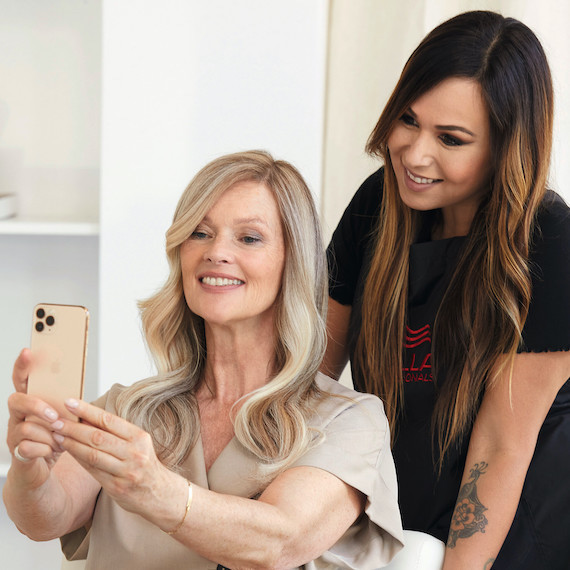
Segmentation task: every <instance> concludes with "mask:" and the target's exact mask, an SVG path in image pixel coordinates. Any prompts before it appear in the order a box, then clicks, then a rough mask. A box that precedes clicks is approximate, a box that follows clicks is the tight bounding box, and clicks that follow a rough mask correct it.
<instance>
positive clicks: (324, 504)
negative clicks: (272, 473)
mask: <svg viewBox="0 0 570 570" xmlns="http://www.w3.org/2000/svg"><path fill="white" fill-rule="evenodd" d="M259 500H260V501H262V502H264V503H267V504H269V505H272V506H274V507H275V508H277V509H278V510H279V511H280V513H281V515H282V517H283V518H284V520H285V521H286V524H285V525H284V528H285V529H286V531H285V532H286V533H287V534H288V536H287V540H285V541H284V545H285V546H284V548H285V549H286V548H290V549H291V551H293V548H291V547H288V546H287V545H288V544H292V545H293V544H294V545H295V548H294V550H295V551H296V553H297V554H301V556H302V557H303V558H306V559H307V560H313V559H314V558H316V557H318V556H319V555H320V554H321V553H322V552H324V551H325V550H327V549H329V548H330V547H331V546H332V545H333V544H335V543H336V542H337V541H338V540H339V539H340V538H341V537H342V535H343V534H344V533H345V532H346V530H347V529H348V528H349V527H350V526H351V525H352V524H353V523H354V521H356V519H357V518H358V517H359V516H360V514H361V513H362V511H363V509H364V504H365V496H364V495H363V494H362V493H361V492H359V491H358V490H356V489H354V488H353V487H351V486H350V485H348V484H347V483H345V482H344V481H342V480H341V479H339V478H338V477H336V476H335V475H333V474H331V473H329V472H327V471H325V470H323V469H319V468H316V467H309V466H301V467H293V468H291V469H288V470H286V471H285V472H283V473H281V474H280V475H279V476H278V477H276V478H275V480H274V481H272V483H271V484H270V485H269V486H268V487H267V489H266V490H265V491H264V492H263V494H262V495H261V497H260V499H259ZM299 549H301V552H300V551H299Z"/></svg>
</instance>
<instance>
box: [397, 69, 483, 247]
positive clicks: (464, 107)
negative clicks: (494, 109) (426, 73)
mask: <svg viewBox="0 0 570 570" xmlns="http://www.w3.org/2000/svg"><path fill="white" fill-rule="evenodd" d="M388 149H389V151H390V158H391V160H392V165H393V167H394V172H395V174H396V179H397V181H398V190H399V193H400V197H401V198H402V201H403V202H404V203H405V204H406V205H407V206H409V207H410V208H413V209H415V210H434V209H438V208H439V209H441V211H442V214H443V228H442V234H441V237H453V236H457V235H466V234H467V233H468V232H469V228H470V226H471V222H472V220H473V216H474V215H475V212H476V211H477V207H478V206H479V203H480V202H481V199H482V197H483V195H484V194H485V193H486V192H487V191H488V186H487V182H488V179H489V172H490V165H491V141H490V129H489V113H488V112H487V108H486V105H485V103H484V101H483V97H482V95H481V88H480V86H479V84H478V83H477V82H476V81H473V80H470V79H465V78H458V77H453V78H449V79H446V80H444V81H442V82H441V83H440V84H438V85H436V86H435V87H434V88H433V89H431V90H430V91H428V92H427V93H425V94H424V95H422V96H421V97H419V98H418V99H416V100H415V101H414V102H413V103H412V105H411V106H410V108H409V109H407V110H406V111H405V112H404V114H403V115H402V116H401V117H400V119H399V120H398V122H397V123H396V125H395V126H394V128H393V130H392V132H391V134H390V136H389V138H388Z"/></svg>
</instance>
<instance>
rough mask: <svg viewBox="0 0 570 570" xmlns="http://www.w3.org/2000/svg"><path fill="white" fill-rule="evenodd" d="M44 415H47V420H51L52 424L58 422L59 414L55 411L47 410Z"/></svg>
mask: <svg viewBox="0 0 570 570" xmlns="http://www.w3.org/2000/svg"><path fill="white" fill-rule="evenodd" d="M44 414H45V416H46V418H47V419H48V420H51V421H52V422H54V421H55V420H57V412H56V411H55V410H52V409H51V408H46V409H45V411H44Z"/></svg>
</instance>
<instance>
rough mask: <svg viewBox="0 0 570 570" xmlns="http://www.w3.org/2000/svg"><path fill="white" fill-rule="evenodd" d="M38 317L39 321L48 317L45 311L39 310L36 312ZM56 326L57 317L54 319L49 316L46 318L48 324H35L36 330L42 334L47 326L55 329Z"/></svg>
mask: <svg viewBox="0 0 570 570" xmlns="http://www.w3.org/2000/svg"><path fill="white" fill-rule="evenodd" d="M36 317H37V318H38V319H43V318H44V317H46V312H45V310H44V309H38V310H37V311H36ZM54 324H55V317H54V316H53V315H48V316H47V317H46V322H45V324H44V323H43V322H42V321H38V322H37V323H36V324H35V327H36V330H37V331H38V332H42V331H43V330H44V329H45V328H46V325H47V326H48V327H53V325H54Z"/></svg>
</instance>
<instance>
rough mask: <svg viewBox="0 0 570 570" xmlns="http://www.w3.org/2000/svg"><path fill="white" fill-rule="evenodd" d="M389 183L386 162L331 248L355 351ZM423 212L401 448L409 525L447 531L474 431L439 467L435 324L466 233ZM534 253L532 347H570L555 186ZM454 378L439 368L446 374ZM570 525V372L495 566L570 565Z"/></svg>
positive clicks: (567, 264)
mask: <svg viewBox="0 0 570 570" xmlns="http://www.w3.org/2000/svg"><path fill="white" fill-rule="evenodd" d="M382 191H383V169H382V168H381V169H380V170H378V171H377V172H375V173H374V174H372V175H371V176H370V177H369V178H368V179H367V180H366V181H365V182H364V183H363V184H362V186H361V187H360V189H359V190H358V192H357V193H356V195H355V196H354V198H353V199H352V201H351V202H350V204H349V206H348V207H347V209H346V211H345V212H344V215H343V216H342V218H341V221H340V223H339V225H338V227H337V228H336V230H335V232H334V234H333V237H332V240H331V243H330V244H329V247H328V251H327V254H328V260H329V270H330V285H329V292H330V296H331V297H332V298H333V299H335V300H336V301H338V302H339V303H342V304H344V305H351V306H352V311H351V320H350V326H349V339H348V343H349V351H350V355H351V358H352V356H353V352H354V346H355V343H356V340H357V337H358V333H359V331H360V324H361V311H362V308H361V300H362V299H361V297H362V293H363V289H364V282H365V279H366V276H367V273H368V266H369V259H370V256H371V253H372V252H371V247H372V238H373V233H374V231H375V228H376V224H377V220H378V213H379V209H380V203H381V200H382ZM422 216H423V224H422V227H423V228H424V229H423V230H421V231H420V234H419V235H418V238H417V240H416V242H415V243H414V244H413V245H412V247H411V250H410V256H409V261H410V270H409V296H408V305H407V323H406V325H407V326H406V333H405V338H404V339H403V342H404V362H403V366H402V381H403V382H404V414H403V418H402V420H401V422H400V423H399V426H398V430H397V432H396V433H397V436H396V440H395V444H394V448H393V453H394V460H395V462H396V469H397V474H398V485H399V493H400V495H399V496H400V508H401V512H402V519H403V523H404V528H407V529H412V530H420V531H423V532H428V533H430V534H432V535H434V536H437V537H438V538H440V539H441V540H443V541H445V540H446V539H447V534H448V531H449V524H450V520H451V515H452V512H453V509H454V506H455V501H456V499H457V493H458V491H459V486H460V483H461V477H462V475H463V469H464V466H465V456H466V453H467V445H468V441H465V443H464V444H463V445H462V446H461V447H460V448H459V449H456V450H454V452H452V453H450V454H449V456H448V457H447V458H446V461H445V464H444V466H443V470H442V473H441V475H440V476H439V477H438V476H437V474H436V472H435V468H434V454H433V447H432V437H431V417H432V411H433V406H434V402H435V389H434V382H433V374H432V368H431V333H432V330H433V324H434V321H435V317H436V314H437V311H438V309H439V306H440V303H441V300H442V298H443V295H444V293H445V291H446V288H447V287H448V285H449V282H450V280H451V277H452V275H453V272H454V270H455V267H456V264H457V261H458V258H459V255H460V253H461V251H462V248H463V246H464V244H465V242H466V238H464V237H456V238H451V239H445V240H437V241H431V240H430V231H429V229H430V226H431V221H432V217H433V212H426V213H424V214H422ZM529 261H530V266H531V270H532V303H531V306H530V310H529V315H528V318H527V321H526V323H525V327H524V329H523V343H524V347H523V350H525V351H534V352H543V351H559V350H570V294H569V291H570V210H569V209H568V207H567V206H566V204H565V203H564V201H563V200H562V199H561V198H560V197H559V196H558V195H557V194H555V193H554V192H548V193H547V195H546V197H545V199H544V201H543V203H542V205H541V207H540V209H539V212H538V215H537V223H536V230H535V232H534V236H533V241H532V246H531V254H530V260H529ZM473 286H474V287H476V286H477V284H476V283H474V284H473ZM352 372H353V381H354V385H355V388H356V389H357V390H364V383H363V381H362V378H360V377H359V376H358V373H357V371H356V370H354V367H353V371H352ZM444 380H445V379H444V378H438V383H439V382H442V381H444ZM564 441H566V445H565V446H564ZM546 481H547V482H548V483H546ZM553 488H554V489H556V490H557V494H554V493H553V492H552V489H553ZM555 498H556V499H555ZM561 505H562V506H561ZM569 529H570V381H568V382H567V383H566V384H565V385H564V386H563V388H562V389H561V390H560V392H559V394H558V396H557V398H556V400H555V402H554V404H553V406H552V408H551V410H550V412H549V414H548V416H547V418H546V420H545V423H544V425H543V427H542V429H541V432H540V435H539V440H538V445H537V450H536V452H535V456H534V458H533V461H532V463H531V466H530V468H529V472H528V474H527V480H526V482H525V486H524V489H523V494H522V497H521V502H520V504H519V509H518V511H517V515H516V517H515V521H514V522H513V526H512V528H511V531H510V533H509V536H508V537H507V540H506V541H505V543H504V545H503V549H502V550H501V553H500V555H499V557H498V558H497V561H496V562H495V564H494V565H493V568H494V569H496V570H500V569H501V568H517V569H519V568H521V569H522V568H525V569H527V568H528V569H529V570H530V569H531V568H532V569H533V570H535V569H541V568H545V569H546V568H548V569H549V570H552V569H557V568H560V569H562V568H565V569H566V568H570V541H569V540H568V537H569V536H570V535H569V533H570V530H569Z"/></svg>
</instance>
